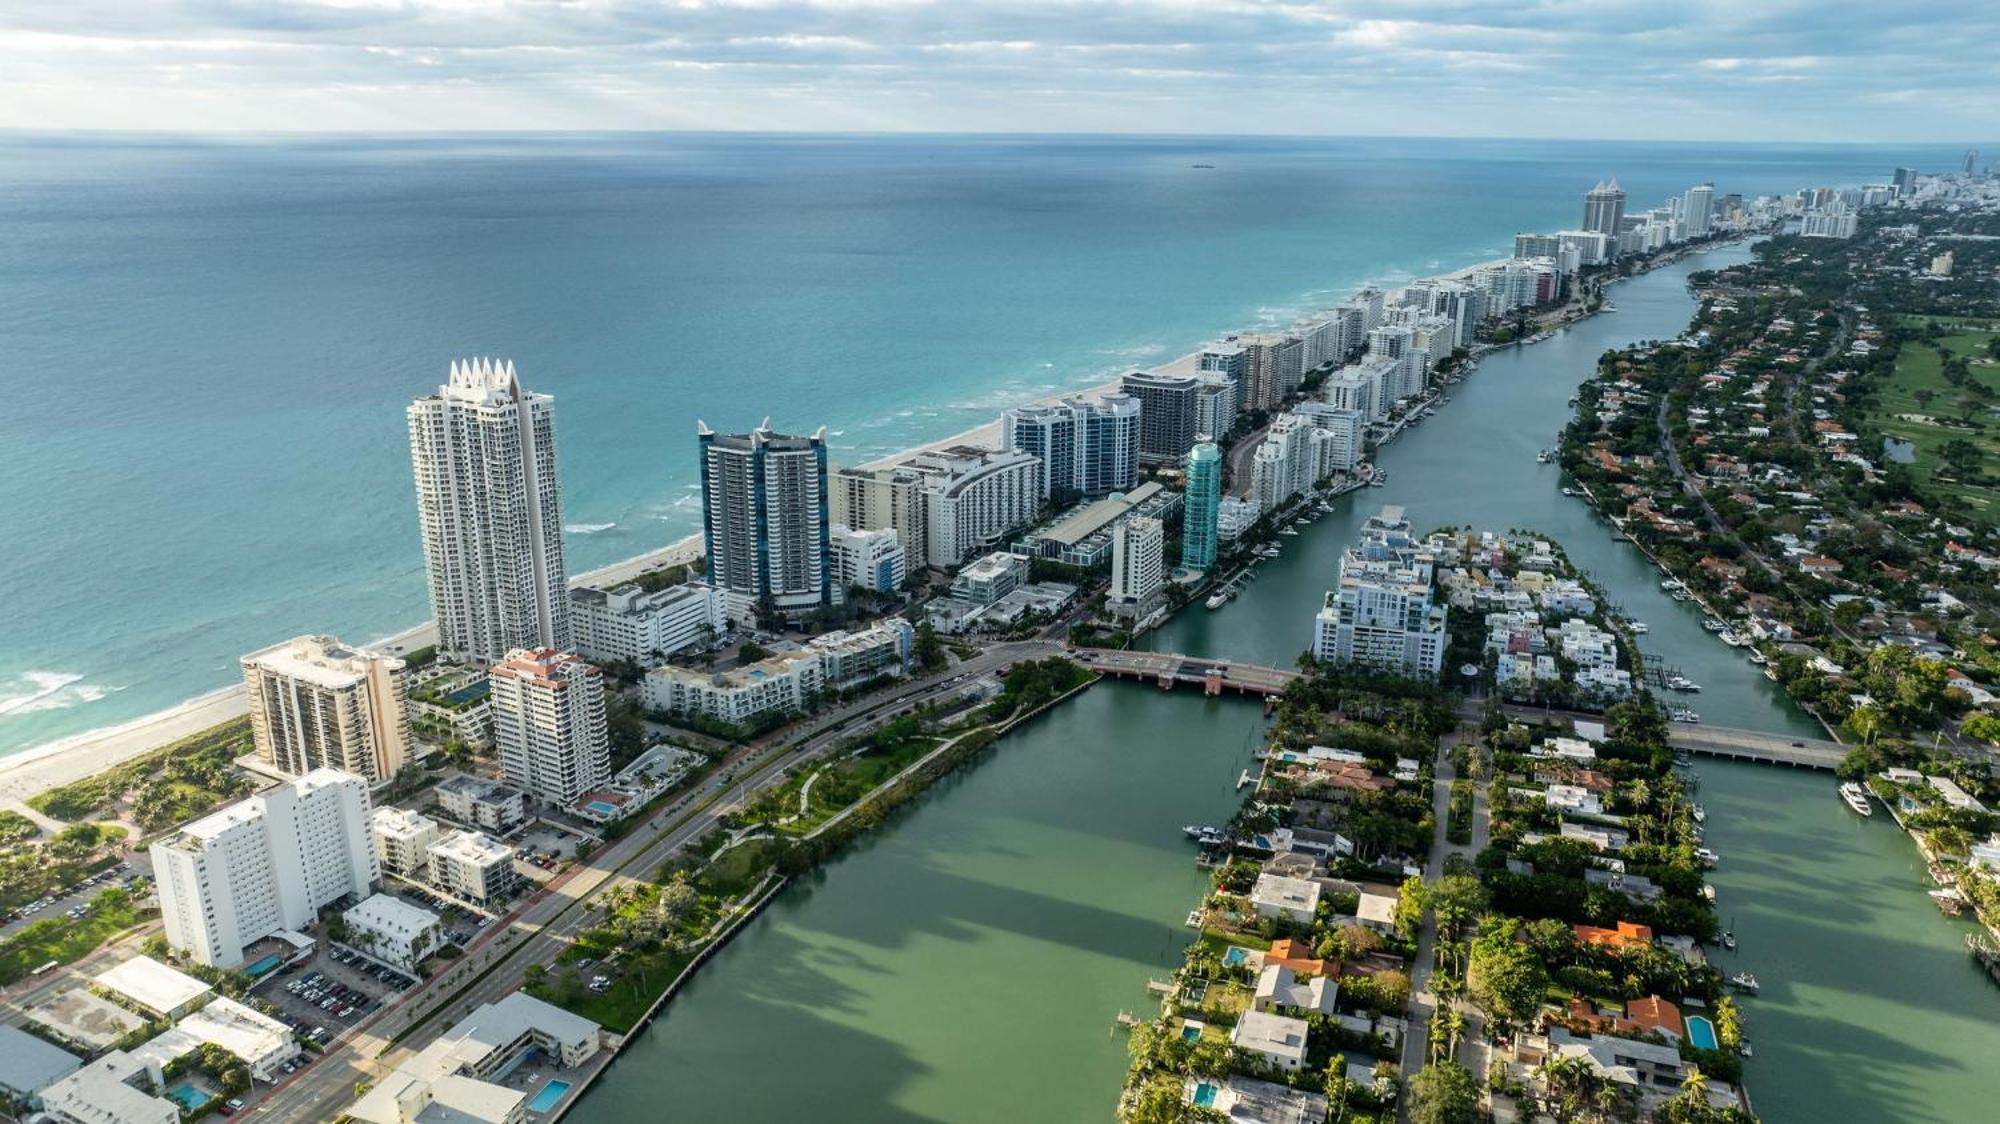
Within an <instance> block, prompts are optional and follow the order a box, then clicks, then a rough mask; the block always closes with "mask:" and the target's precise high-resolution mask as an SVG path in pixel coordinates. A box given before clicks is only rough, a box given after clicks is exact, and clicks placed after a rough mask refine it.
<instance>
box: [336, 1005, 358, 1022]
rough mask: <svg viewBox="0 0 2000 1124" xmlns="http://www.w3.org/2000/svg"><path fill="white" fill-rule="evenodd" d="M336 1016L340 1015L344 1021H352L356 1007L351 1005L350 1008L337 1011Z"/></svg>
mask: <svg viewBox="0 0 2000 1124" xmlns="http://www.w3.org/2000/svg"><path fill="white" fill-rule="evenodd" d="M334 1014H336V1015H338V1016H339V1017H341V1018H343V1019H351V1018H353V1017H354V1006H353V1005H352V1004H349V1005H348V1006H345V1007H342V1008H341V1009H340V1010H338V1011H335V1012H334Z"/></svg>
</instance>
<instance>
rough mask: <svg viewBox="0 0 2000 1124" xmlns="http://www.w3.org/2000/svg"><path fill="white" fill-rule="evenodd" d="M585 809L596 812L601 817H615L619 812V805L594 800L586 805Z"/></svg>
mask: <svg viewBox="0 0 2000 1124" xmlns="http://www.w3.org/2000/svg"><path fill="white" fill-rule="evenodd" d="M584 807H586V808H588V809H590V810H591V811H593V812H596V813H597V814H598V815H600V816H609V815H615V814H616V813H617V811H618V805H616V804H612V803H609V802H607V801H603V800H592V801H591V802H590V803H588V804H585V805H584Z"/></svg>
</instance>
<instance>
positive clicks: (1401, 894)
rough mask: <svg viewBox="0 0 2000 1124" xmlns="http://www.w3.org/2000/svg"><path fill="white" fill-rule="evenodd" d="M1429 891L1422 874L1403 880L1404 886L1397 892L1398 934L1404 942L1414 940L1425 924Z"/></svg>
mask: <svg viewBox="0 0 2000 1124" xmlns="http://www.w3.org/2000/svg"><path fill="white" fill-rule="evenodd" d="M1426 896H1427V890H1426V888H1425V886H1424V878H1423V875H1421V874H1412V875H1410V876H1409V877H1408V878H1405V879H1403V885H1402V887H1401V888H1399V889H1398V890H1397V891H1396V914H1395V921H1396V932H1397V934H1398V935H1400V936H1401V937H1402V938H1403V939H1404V940H1414V939H1415V938H1416V935H1417V930H1418V929H1421V928H1423V924H1424V899H1425V897H1426Z"/></svg>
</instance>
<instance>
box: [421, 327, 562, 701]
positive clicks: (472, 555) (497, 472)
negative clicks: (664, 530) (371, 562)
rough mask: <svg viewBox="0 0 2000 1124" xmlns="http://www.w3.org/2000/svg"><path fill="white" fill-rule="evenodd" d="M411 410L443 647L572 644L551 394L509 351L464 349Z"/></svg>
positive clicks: (470, 653)
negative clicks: (475, 355)
mask: <svg viewBox="0 0 2000 1124" xmlns="http://www.w3.org/2000/svg"><path fill="white" fill-rule="evenodd" d="M407 414H408V417H409V423H410V465H411V469H412V471H413V472H414V474H415V476H416V484H417V515H418V518H419V520H420V521H421V523H422V527H423V539H424V564H425V566H426V568H428V570H429V572H430V583H431V611H432V613H433V614H434V615H435V618H436V620H437V628H438V652H439V654H440V655H443V656H445V657H446V658H448V659H455V660H467V661H478V662H491V661H493V660H497V659H499V658H500V657H501V656H503V655H505V654H506V653H507V652H509V651H512V650H513V649H515V648H543V647H552V648H568V647H569V646H570V642H571V641H570V623H569V597H568V595H567V594H566V592H565V587H566V585H567V579H566V576H565V573H564V569H563V542H562V500H561V496H560V493H559V491H558V489H557V486H556V444H555V399H553V398H551V397H550V396H548V395H546V394H534V393H530V392H529V391H527V390H525V389H523V388H522V386H521V380H520V379H519V378H518V377H516V376H515V374H514V364H513V363H511V362H504V363H496V362H494V361H492V360H490V359H467V360H462V361H459V362H454V363H453V364H452V365H451V373H450V377H449V379H448V381H447V382H446V383H445V385H443V386H441V387H439V388H438V391H437V393H436V394H432V395H427V396H425V397H423V398H419V399H417V400H416V401H415V402H412V403H410V408H409V410H408V411H407Z"/></svg>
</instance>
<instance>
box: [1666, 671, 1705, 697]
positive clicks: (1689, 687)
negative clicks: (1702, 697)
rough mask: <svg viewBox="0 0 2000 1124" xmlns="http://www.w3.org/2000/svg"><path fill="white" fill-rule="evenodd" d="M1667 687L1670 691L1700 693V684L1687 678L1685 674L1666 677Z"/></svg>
mask: <svg viewBox="0 0 2000 1124" xmlns="http://www.w3.org/2000/svg"><path fill="white" fill-rule="evenodd" d="M1667 689H1668V690H1671V691H1685V692H1687V693H1689V694H1700V693H1701V684H1699V683H1697V682H1695V681H1694V680H1692V679H1689V678H1688V677H1687V676H1685V675H1673V676H1669V677H1668V678H1667Z"/></svg>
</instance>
